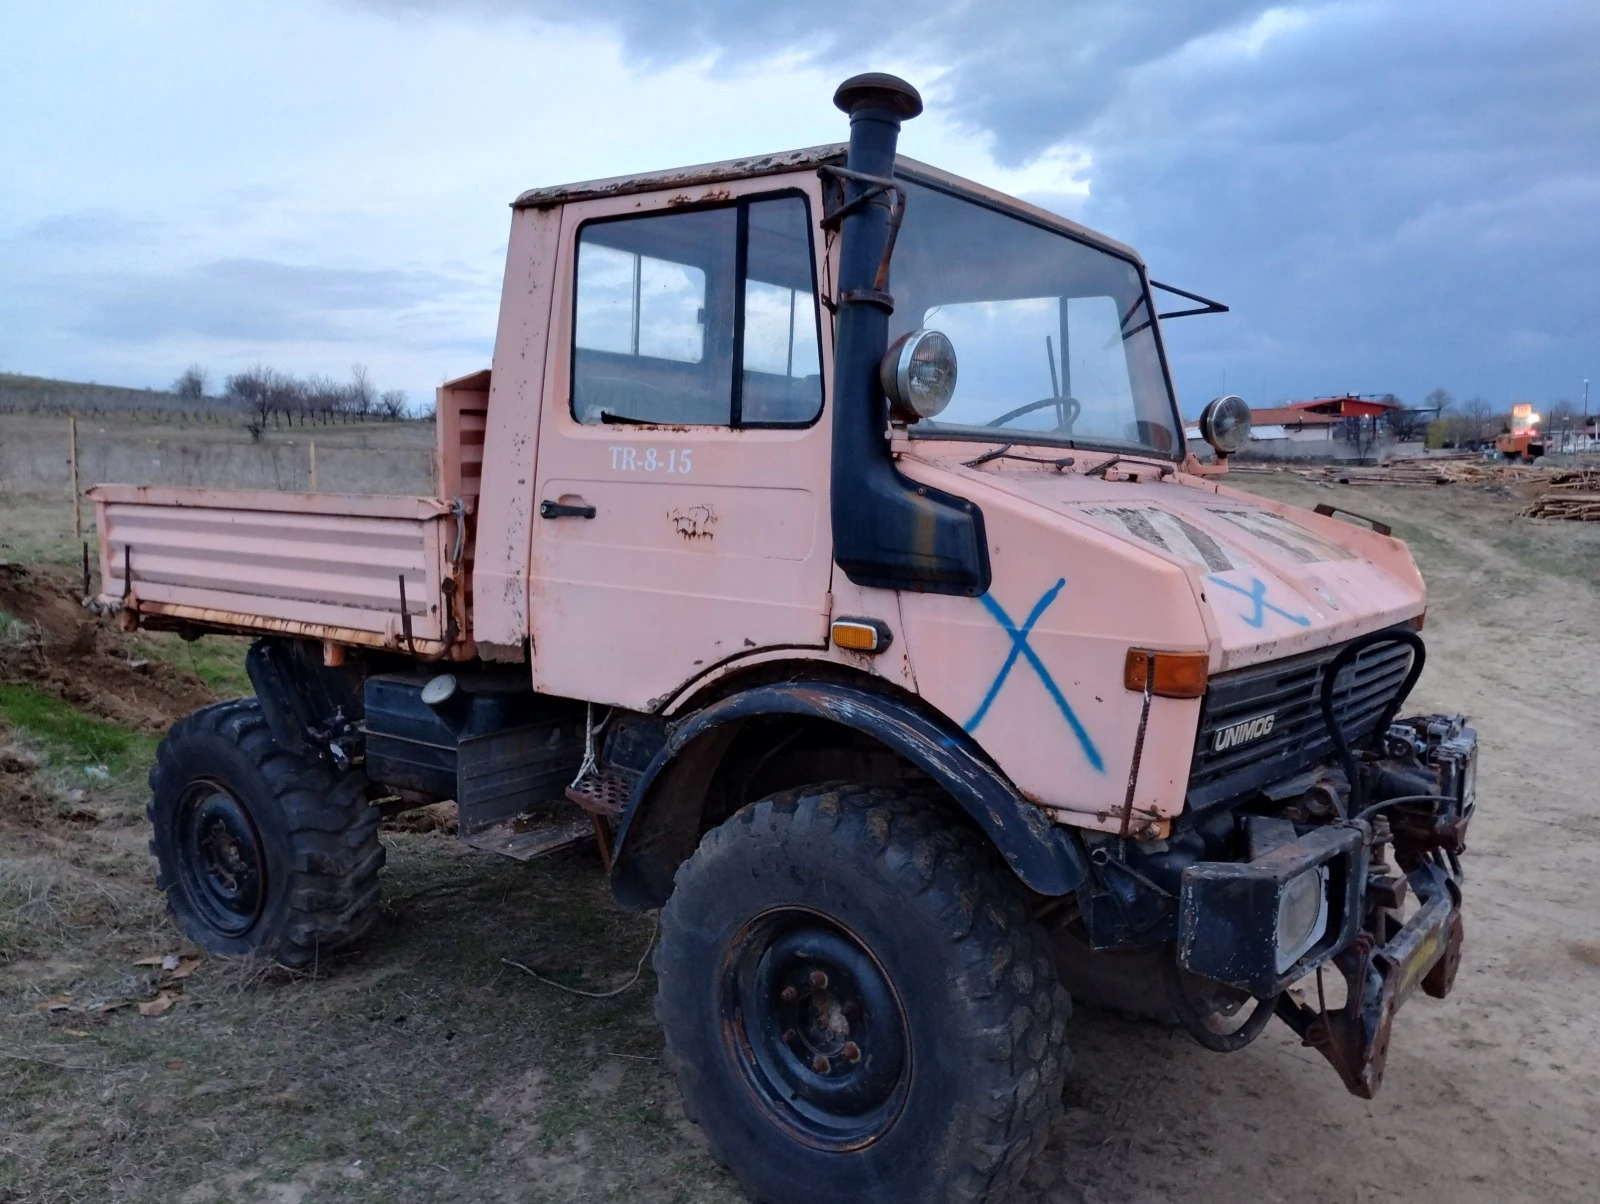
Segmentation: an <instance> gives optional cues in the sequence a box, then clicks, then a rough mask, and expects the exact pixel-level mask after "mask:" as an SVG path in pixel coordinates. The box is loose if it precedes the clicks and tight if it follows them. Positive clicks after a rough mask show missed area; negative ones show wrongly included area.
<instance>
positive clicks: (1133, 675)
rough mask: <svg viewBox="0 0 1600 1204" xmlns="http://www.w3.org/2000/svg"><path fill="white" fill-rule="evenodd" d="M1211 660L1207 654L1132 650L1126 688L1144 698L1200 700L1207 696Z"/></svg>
mask: <svg viewBox="0 0 1600 1204" xmlns="http://www.w3.org/2000/svg"><path fill="white" fill-rule="evenodd" d="M1210 668H1211V657H1210V655H1209V654H1208V653H1205V652H1153V651H1151V650H1150V649H1148V648H1129V649H1128V660H1127V664H1126V665H1125V666H1124V668H1123V672H1122V684H1123V685H1125V686H1127V687H1128V689H1130V690H1134V691H1137V692H1138V693H1140V694H1143V693H1144V692H1145V689H1146V688H1147V687H1148V689H1149V691H1150V693H1152V694H1159V695H1160V696H1161V697H1162V698H1199V697H1200V696H1201V695H1202V694H1204V693H1205V692H1206V676H1207V675H1208V673H1209V672H1210Z"/></svg>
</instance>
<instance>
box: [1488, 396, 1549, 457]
mask: <svg viewBox="0 0 1600 1204" xmlns="http://www.w3.org/2000/svg"><path fill="white" fill-rule="evenodd" d="M1541 421H1542V419H1541V418H1540V417H1539V415H1538V414H1535V413H1534V412H1533V405H1532V403H1530V402H1526V401H1519V402H1517V404H1516V405H1514V406H1512V407H1511V424H1510V426H1509V427H1508V428H1507V429H1506V430H1504V431H1502V432H1501V434H1500V436H1499V437H1498V438H1496V439H1495V441H1494V451H1495V455H1496V456H1497V457H1498V458H1499V459H1502V460H1520V461H1522V463H1524V464H1532V463H1533V462H1534V461H1535V460H1537V459H1538V458H1539V457H1540V456H1542V455H1544V449H1545V444H1544V436H1543V435H1541V434H1540V433H1539V423H1540V422H1541Z"/></svg>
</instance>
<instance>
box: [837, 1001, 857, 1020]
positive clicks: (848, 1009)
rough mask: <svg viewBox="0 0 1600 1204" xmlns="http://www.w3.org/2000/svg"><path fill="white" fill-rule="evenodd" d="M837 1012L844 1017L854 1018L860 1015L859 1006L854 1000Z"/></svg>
mask: <svg viewBox="0 0 1600 1204" xmlns="http://www.w3.org/2000/svg"><path fill="white" fill-rule="evenodd" d="M839 1010H840V1011H841V1012H843V1013H844V1014H845V1015H846V1016H850V1017H855V1016H859V1015H861V1005H860V1004H859V1003H857V1002H856V1001H855V1000H854V999H852V1000H850V1001H848V1002H847V1003H846V1004H845V1005H844V1006H843V1007H842V1008H840V1009H839Z"/></svg>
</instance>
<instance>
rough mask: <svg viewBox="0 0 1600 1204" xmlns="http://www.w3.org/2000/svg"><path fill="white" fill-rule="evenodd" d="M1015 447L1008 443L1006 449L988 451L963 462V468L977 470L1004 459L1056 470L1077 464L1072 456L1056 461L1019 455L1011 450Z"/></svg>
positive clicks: (1058, 457) (1059, 458) (1042, 457)
mask: <svg viewBox="0 0 1600 1204" xmlns="http://www.w3.org/2000/svg"><path fill="white" fill-rule="evenodd" d="M1015 446H1016V444H1015V443H1008V444H1006V445H1005V446H1004V447H997V448H995V449H994V451H986V452H984V453H983V455H981V456H974V457H973V458H972V459H970V460H963V461H962V462H961V466H962V467H963V468H976V467H978V465H980V464H987V463H988V462H989V461H990V460H1002V459H1004V460H1026V461H1027V462H1028V463H1029V464H1049V465H1051V466H1052V467H1053V468H1056V469H1062V468H1071V467H1072V466H1073V465H1074V464H1076V463H1077V461H1076V460H1075V459H1074V458H1073V457H1072V456H1057V457H1056V458H1055V459H1049V458H1047V457H1044V456H1023V455H1018V454H1017V453H1016V452H1014V451H1012V450H1011V449H1012V448H1013V447H1015Z"/></svg>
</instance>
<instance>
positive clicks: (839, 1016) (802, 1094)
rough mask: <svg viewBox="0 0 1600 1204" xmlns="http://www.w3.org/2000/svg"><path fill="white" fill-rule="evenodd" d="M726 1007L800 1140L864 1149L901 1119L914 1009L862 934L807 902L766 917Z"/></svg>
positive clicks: (756, 1072)
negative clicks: (806, 906)
mask: <svg viewBox="0 0 1600 1204" xmlns="http://www.w3.org/2000/svg"><path fill="white" fill-rule="evenodd" d="M723 1006H724V1011H723V1015H724V1022H725V1024H726V1025H729V1026H731V1028H732V1030H733V1032H732V1035H733V1037H734V1041H733V1047H734V1050H735V1054H736V1057H737V1059H738V1061H739V1063H740V1069H741V1070H743V1071H744V1075H745V1079H746V1081H747V1082H748V1083H749V1085H750V1087H751V1088H752V1090H753V1091H754V1093H755V1095H756V1097H757V1099H758V1100H760V1101H761V1103H762V1104H763V1105H764V1106H765V1108H766V1109H767V1111H768V1112H769V1113H770V1114H772V1115H773V1117H774V1119H777V1120H778V1121H780V1123H782V1124H784V1126H785V1127H787V1128H789V1129H790V1130H792V1131H794V1132H795V1133H796V1134H797V1135H798V1136H800V1137H801V1138H802V1139H804V1140H806V1141H808V1142H809V1143H810V1144H815V1145H821V1146H825V1147H829V1148H845V1149H849V1148H859V1147H860V1146H863V1145H867V1144H870V1143H871V1142H872V1141H875V1140H876V1139H877V1138H878V1137H880V1136H882V1134H883V1133H885V1132H887V1130H888V1129H889V1127H890V1126H891V1125H892V1124H893V1123H894V1120H895V1118H896V1117H897V1116H898V1115H899V1112H900V1108H901V1106H902V1104H903V1103H904V1099H905V1094H906V1089H907V1087H908V1085H909V1082H910V1077H911V1076H910V1069H911V1067H910V1062H911V1050H910V1042H909V1039H908V1033H907V1026H906V1020H905V1014H904V1010H903V1008H902V1007H901V1004H900V1000H899V997H898V995H897V994H896V992H895V990H894V987H893V985H892V983H891V982H890V980H889V978H888V976H887V974H886V973H885V972H884V970H883V968H882V966H881V965H880V964H879V963H878V961H877V959H876V958H875V957H873V955H872V953H871V952H870V951H869V950H868V949H867V947H866V945H865V944H864V942H862V940H861V939H860V938H859V937H858V936H856V935H855V934H854V933H852V932H850V931H848V930H847V929H845V928H843V927H842V926H841V925H838V924H837V923H835V922H833V921H831V920H828V919H826V918H824V917H822V916H819V915H816V914H814V913H811V912H806V911H797V910H796V911H784V912H781V913H777V914H769V915H767V916H765V917H762V918H761V919H759V920H758V921H757V922H755V923H754V924H752V925H751V926H750V927H749V928H748V929H747V930H746V934H745V937H744V939H743V941H742V942H740V943H739V945H738V946H737V948H736V950H735V952H734V954H733V956H732V957H731V958H730V960H729V963H728V969H727V973H726V974H725V976H724V990H723Z"/></svg>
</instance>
